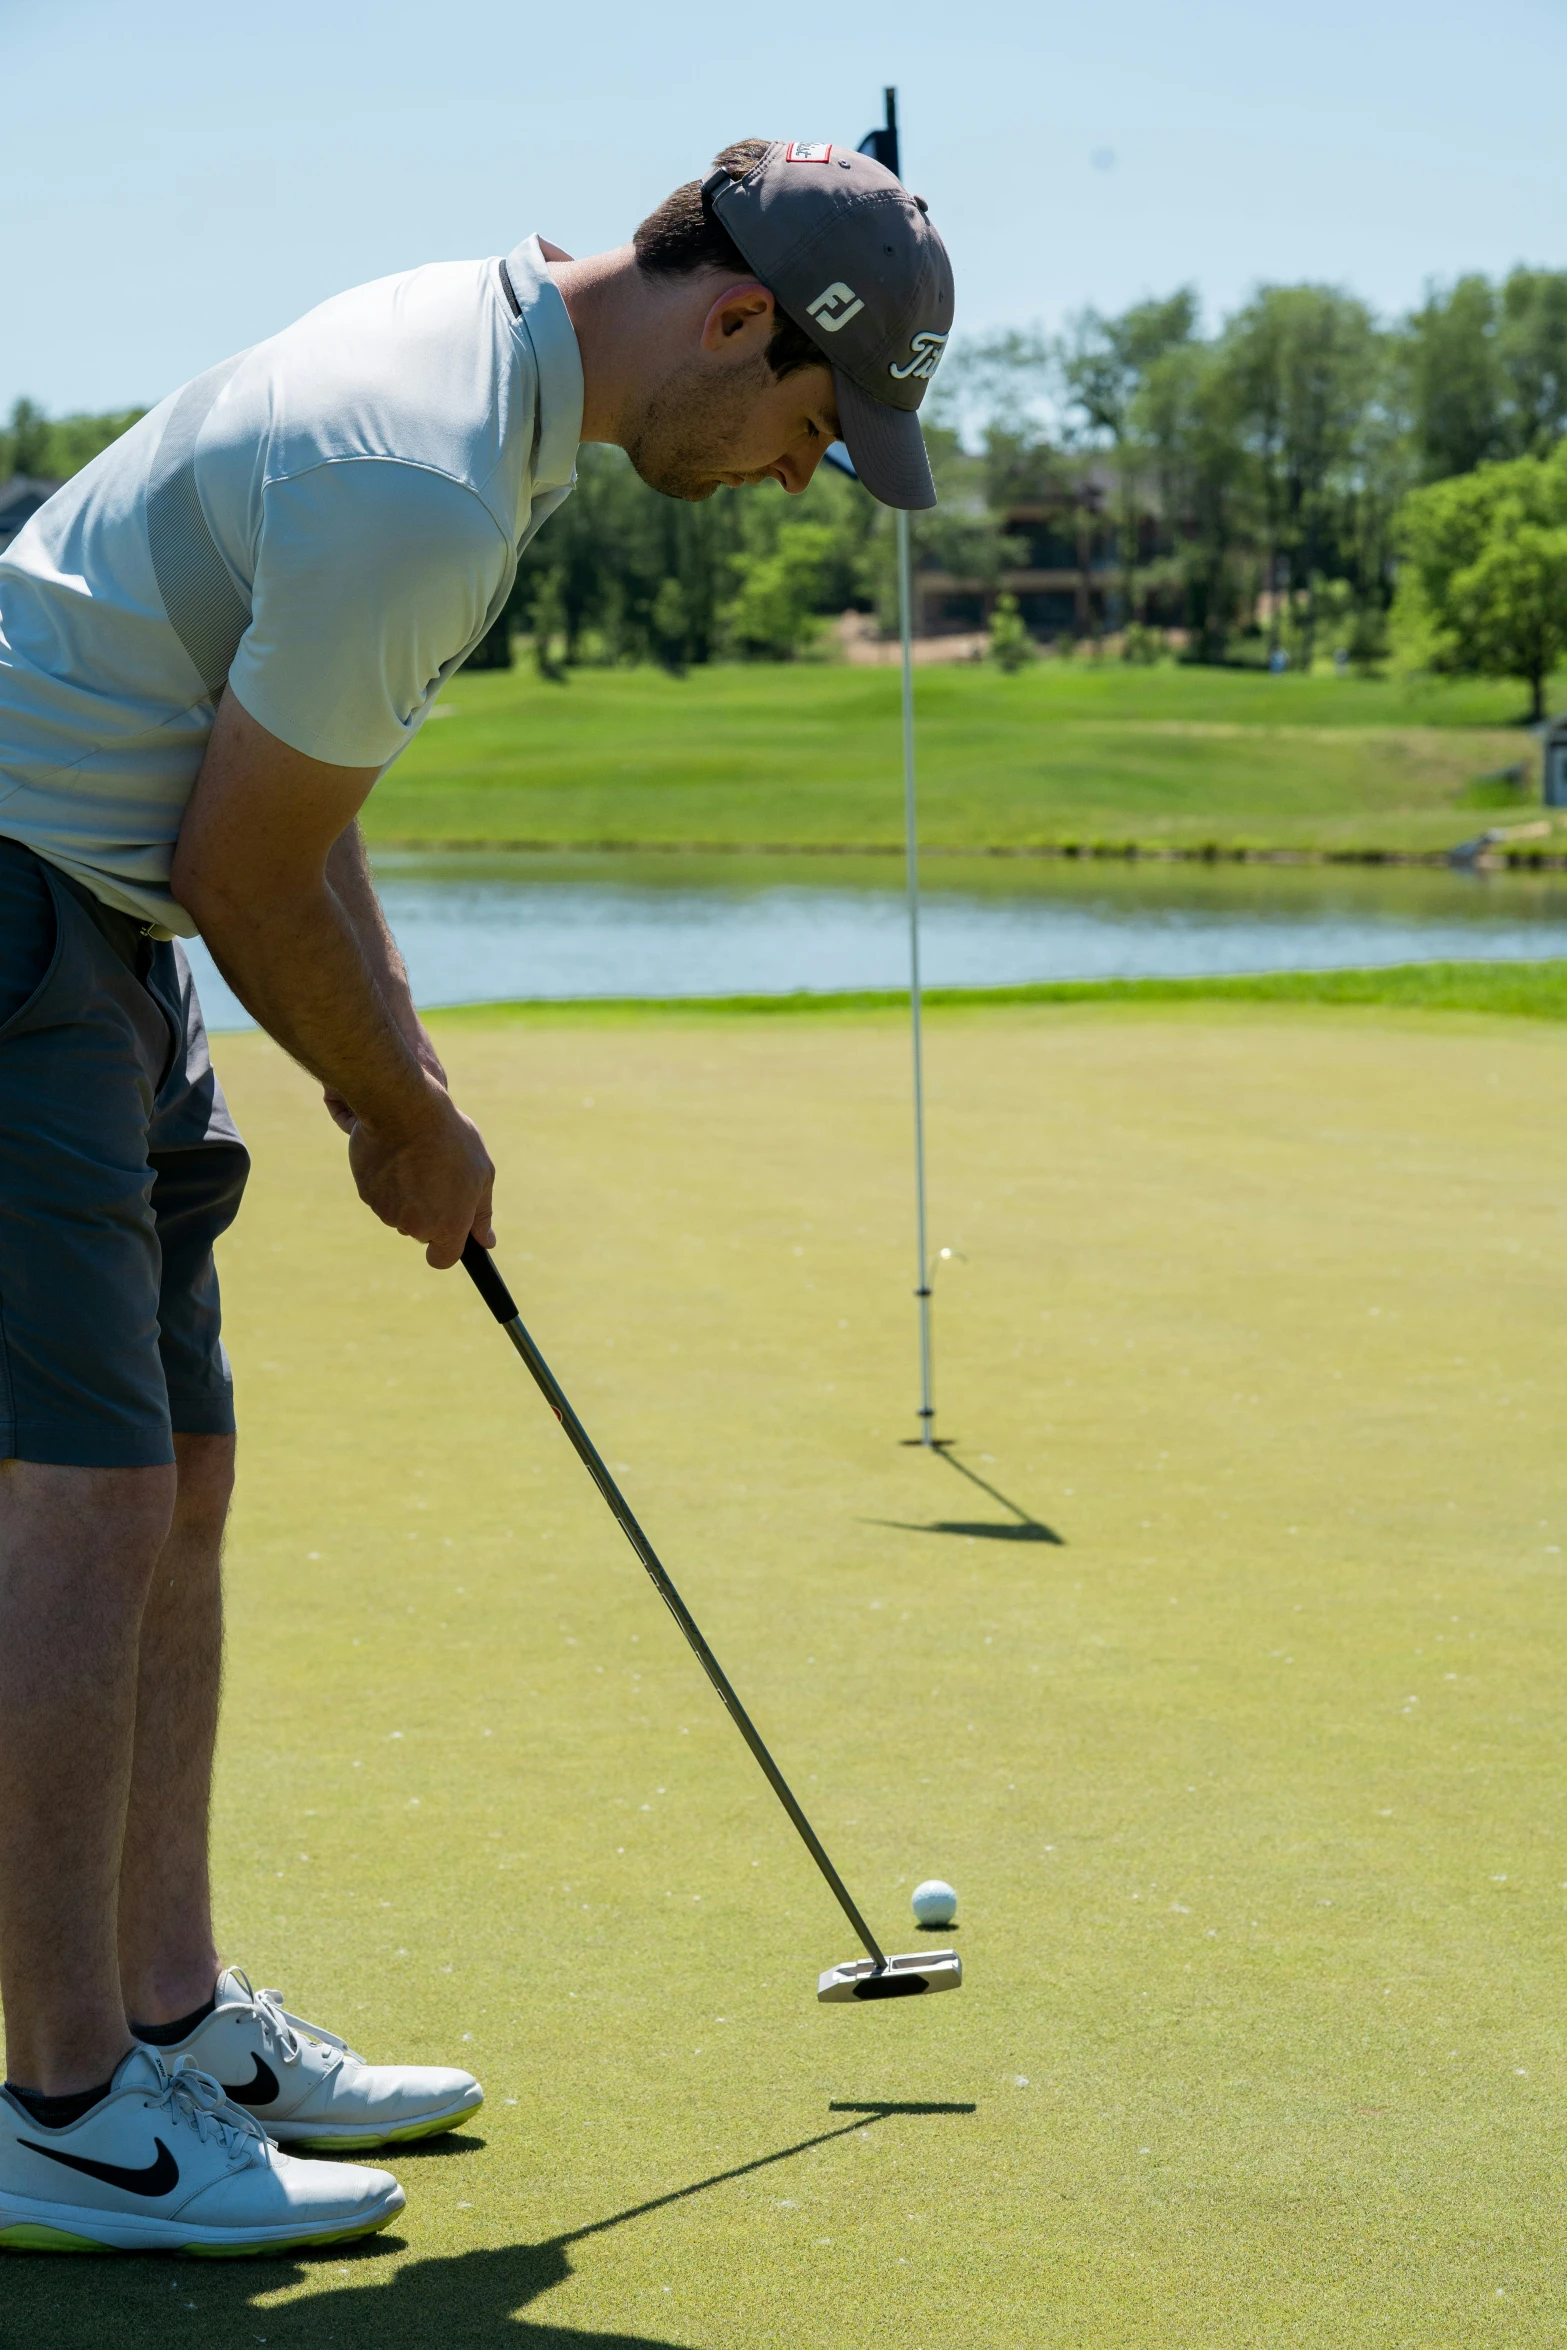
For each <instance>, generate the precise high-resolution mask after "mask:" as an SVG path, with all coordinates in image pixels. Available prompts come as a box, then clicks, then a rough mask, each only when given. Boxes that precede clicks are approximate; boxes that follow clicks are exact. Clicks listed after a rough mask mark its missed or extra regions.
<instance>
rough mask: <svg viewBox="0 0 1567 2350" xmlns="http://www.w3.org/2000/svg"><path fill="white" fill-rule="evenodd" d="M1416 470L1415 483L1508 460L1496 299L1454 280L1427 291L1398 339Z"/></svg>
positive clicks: (1477, 280) (1478, 283) (1483, 282)
mask: <svg viewBox="0 0 1567 2350" xmlns="http://www.w3.org/2000/svg"><path fill="white" fill-rule="evenodd" d="M1399 355H1400V359H1401V362H1402V368H1403V374H1404V380H1405V396H1406V399H1407V402H1408V407H1409V418H1410V436H1411V439H1412V441H1413V444H1414V454H1415V464H1416V469H1417V471H1418V473H1419V477H1420V479H1421V480H1422V481H1443V480H1445V479H1446V478H1447V477H1448V476H1449V475H1450V474H1454V473H1472V472H1473V471H1474V469H1475V467H1476V466H1477V465H1483V464H1485V463H1486V461H1487V460H1488V459H1490V458H1493V457H1502V456H1506V455H1507V454H1508V451H1507V450H1506V449H1505V447H1504V446H1503V440H1502V369H1501V362H1500V358H1499V356H1498V353H1497V347H1496V293H1495V290H1494V288H1493V287H1492V286H1491V284H1490V282H1489V280H1488V279H1486V278H1483V277H1473V276H1471V277H1461V278H1460V279H1459V280H1458V282H1457V284H1456V285H1454V286H1451V287H1449V288H1448V289H1447V290H1446V291H1445V292H1441V291H1437V290H1434V289H1433V291H1432V292H1430V293H1429V294H1428V295H1427V297H1426V301H1425V305H1424V307H1423V308H1422V309H1420V310H1417V311H1416V312H1415V313H1414V315H1413V317H1412V318H1410V319H1409V320H1408V321H1407V323H1406V324H1405V326H1404V329H1403V332H1402V334H1401V336H1400V354H1399Z"/></svg>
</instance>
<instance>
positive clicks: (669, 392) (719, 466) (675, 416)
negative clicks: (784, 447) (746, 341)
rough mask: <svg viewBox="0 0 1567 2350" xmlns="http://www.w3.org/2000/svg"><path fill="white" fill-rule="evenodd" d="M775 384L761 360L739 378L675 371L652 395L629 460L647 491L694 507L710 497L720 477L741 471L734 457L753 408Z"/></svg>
mask: <svg viewBox="0 0 1567 2350" xmlns="http://www.w3.org/2000/svg"><path fill="white" fill-rule="evenodd" d="M773 381H774V377H773V371H772V369H771V368H770V367H769V366H768V364H767V361H766V359H765V357H762V356H758V358H757V360H756V361H755V364H754V365H753V366H751V367H747V368H745V369H744V370H743V371H742V372H740V373H739V374H725V375H721V376H720V375H715V373H714V371H713V369H712V367H711V366H710V365H708V366H703V365H701V364H700V363H697V364H690V365H687V366H684V367H680V368H677V369H676V370H675V371H674V373H673V374H671V375H668V376H666V377H665V378H664V381H663V382H662V383H661V384H659V385H658V386H657V388H656V389H655V390H654V391H653V392H652V393H650V395H649V397H648V402H647V406H646V407H645V408H644V410H643V412H642V418H641V422H640V425H639V427H638V429H637V432H636V436H635V438H634V439H632V440H629V441H628V442H627V443H626V455H627V456H628V457H629V458H630V459H631V462H632V464H633V465H634V466H635V467H636V469H637V471H638V473H639V474H640V475H641V476H642V479H643V480H644V481H645V482H646V483H647V485H648V487H649V488H650V489H655V490H662V491H663V493H664V496H665V497H666V498H684V499H685V500H686V501H687V502H688V503H692V504H695V503H698V502H700V501H701V500H702V499H704V498H710V497H711V496H712V494H713V492H714V490H716V489H717V488H718V486H719V484H718V481H717V478H716V477H717V476H718V475H719V474H721V473H738V472H739V471H741V468H740V467H739V466H737V465H736V464H735V463H734V462H733V461H732V458H731V454H730V452H731V451H732V450H733V449H734V448H735V447H736V446H737V445H738V443H739V440H740V437H741V434H742V432H743V431H744V428H745V423H746V418H747V416H748V414H749V411H750V409H751V406H752V403H753V402H754V401H755V399H756V397H757V395H758V394H759V393H760V392H763V391H765V390H767V389H768V388H769V387H770V386H771V385H772V383H773ZM757 478H758V479H765V478H766V477H765V475H759V476H757Z"/></svg>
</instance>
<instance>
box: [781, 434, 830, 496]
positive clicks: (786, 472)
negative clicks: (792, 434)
mask: <svg viewBox="0 0 1567 2350" xmlns="http://www.w3.org/2000/svg"><path fill="white" fill-rule="evenodd" d="M826 453H827V451H826V444H825V442H822V441H813V442H812V444H811V446H810V447H809V448H808V449H788V450H786V451H785V452H784V454H783V456H782V457H781V458H780V459H779V463H780V465H781V467H782V469H783V486H784V488H785V489H786V490H787V491H788V493H789V495H790V497H791V498H797V497H798V496H799V495H800V492H801V491H802V490H807V489H809V488H810V486H811V476H812V474H813V473H814V472H815V471H816V468H817V466H818V465H820V463H821V461H822V459H823V457H824V456H825V455H826Z"/></svg>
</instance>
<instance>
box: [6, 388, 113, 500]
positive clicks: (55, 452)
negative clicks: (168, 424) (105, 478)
mask: <svg viewBox="0 0 1567 2350" xmlns="http://www.w3.org/2000/svg"><path fill="white" fill-rule="evenodd" d="M146 413H147V411H146V410H145V408H118V409H115V410H113V411H112V412H111V413H109V414H108V415H104V416H85V415H82V416H59V417H55V418H54V419H53V420H51V419H50V418H49V417H47V416H46V415H45V414H44V411H43V410H42V409H41V408H40V407H39V406H38V404H37V402H36V401H34V400H18V401H17V402H16V404H15V406H14V407H13V408H12V410H11V421H10V423H9V425H8V426H7V427H6V428H5V429H4V430H3V431H0V481H8V480H9V479H10V477H11V475H12V474H13V473H26V474H32V475H33V476H35V477H37V478H40V479H42V480H45V481H49V480H53V481H67V480H69V478H70V476H71V475H72V474H73V473H80V471H81V469H82V467H83V466H84V465H86V464H87V463H88V462H89V461H90V460H91V459H92V458H94V457H96V456H97V454H98V452H99V450H100V449H106V448H107V447H108V446H109V443H110V442H111V441H117V440H118V439H119V437H120V435H121V433H122V432H128V431H129V430H130V428H131V426H132V425H133V424H135V423H136V422H137V421H138V419H139V418H141V417H143V416H145V415H146Z"/></svg>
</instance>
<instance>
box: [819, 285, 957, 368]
mask: <svg viewBox="0 0 1567 2350" xmlns="http://www.w3.org/2000/svg"><path fill="white" fill-rule="evenodd" d="M844 290H845V289H844V288H843V287H842V286H835V287H833V288H832V291H833V292H834V293H842V292H843V291H844ZM820 299H821V300H822V301H824V302H825V301H826V299H827V296H826V295H825V294H823V295H822V296H821V297H820ZM811 307H812V309H813V310H814V309H815V307H816V305H815V303H814V302H813V303H812V305H811ZM825 323H826V321H825V320H824V321H823V324H825ZM838 324H839V325H840V326H841V325H842V324H843V321H842V319H839V321H838ZM946 347H947V338H946V336H945V335H916V336H915V337H914V340H913V342H912V344H911V345H910V348H911V349H912V351H913V353H914V356H913V358H912V359H911V360H910V361H909V363H908V365H907V366H906V367H889V368H888V370H887V373H888V374H889V375H891V376H896V378H897V380H898V382H899V383H904V382H906V381H907V379H908V378H909V377H910V376H911V375H920V376H925V377H930V376H933V375H934V374H935V372H936V368H937V364H938V362H939V361H940V358H941V354H942V352H943V351H944V350H945V349H946Z"/></svg>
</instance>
